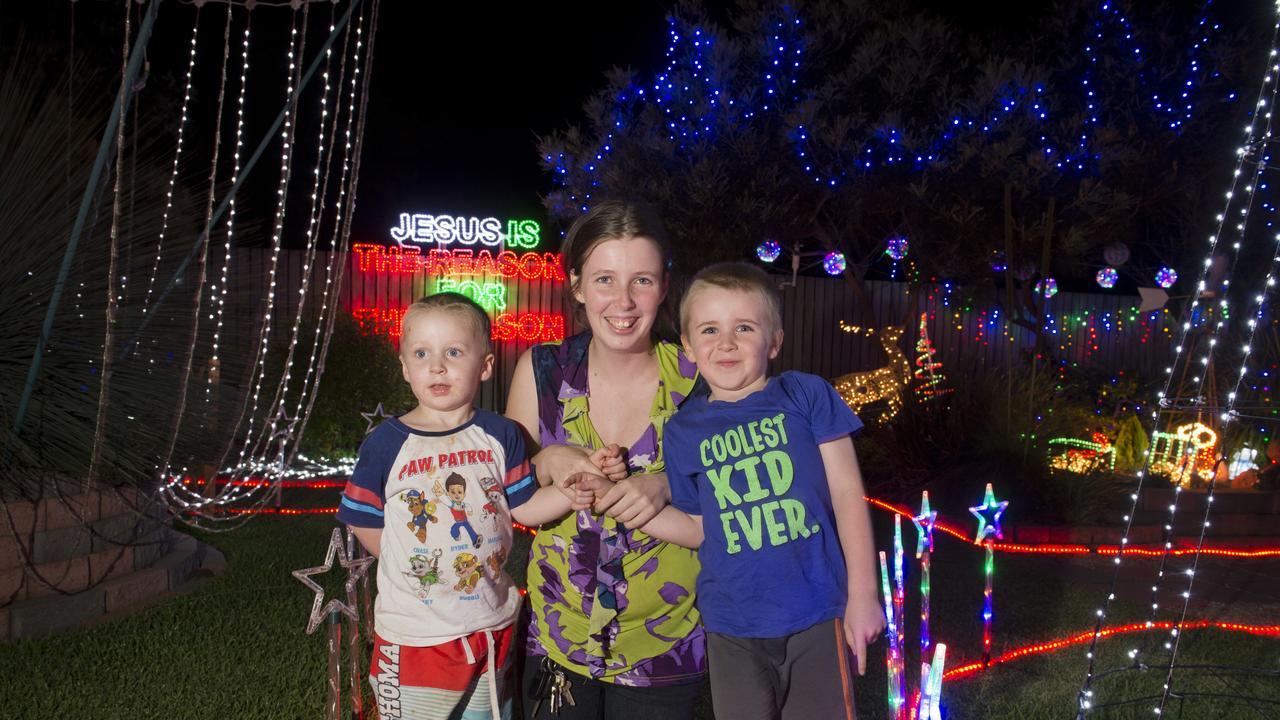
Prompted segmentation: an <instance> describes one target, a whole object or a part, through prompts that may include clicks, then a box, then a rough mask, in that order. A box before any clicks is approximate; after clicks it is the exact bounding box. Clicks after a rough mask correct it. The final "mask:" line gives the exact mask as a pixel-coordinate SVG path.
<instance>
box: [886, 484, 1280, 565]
mask: <svg viewBox="0 0 1280 720" xmlns="http://www.w3.org/2000/svg"><path fill="white" fill-rule="evenodd" d="M863 499H864V500H866V501H867V502H868V503H871V504H872V505H874V506H876V507H878V508H880V509H882V510H888V511H889V512H892V513H897V514H899V515H901V516H903V517H906V518H910V517H912V516H913V515H914V513H912V512H911V511H910V510H908V509H907V508H905V507H902V506H899V505H894V504H893V503H888V502H885V501H883V500H877V499H876V498H873V497H864V498H863ZM934 528H935V529H938V530H941V531H943V532H945V533H947V534H948V535H951V536H952V537H954V538H956V539H958V540H961V541H963V542H964V543H966V544H968V545H973V546H974V547H979V548H980V547H982V543H977V542H974V541H973V539H972V538H971V537H969V536H968V535H966V534H965V533H964V532H962V531H961V530H959V529H957V528H956V527H955V526H953V525H948V524H946V523H944V522H942V521H941V520H939V521H938V522H937V523H936V524H935V525H934ZM992 547H993V548H994V549H995V550H997V551H1000V552H1009V553H1025V554H1032V555H1117V554H1119V552H1120V546H1119V545H1097V546H1089V545H1067V544H1062V545H1059V544H1052V545H1049V544H1046V545H1025V544H1019V543H1003V542H997V543H992ZM1165 552H1166V551H1165V550H1164V549H1163V548H1160V547H1152V546H1146V547H1144V546H1138V545H1129V546H1127V547H1126V548H1125V550H1124V554H1125V555H1137V556H1140V557H1160V555H1162V554H1164V553H1165ZM1167 552H1168V554H1170V555H1175V556H1180V555H1194V554H1196V549H1195V548H1194V547H1185V546H1183V547H1176V548H1171V549H1169V550H1168V551H1167ZM1199 552H1200V554H1201V555H1213V556H1217V557H1233V558H1261V557H1280V548H1259V549H1256V550H1246V549H1243V548H1203V549H1201V550H1200V551H1199Z"/></svg>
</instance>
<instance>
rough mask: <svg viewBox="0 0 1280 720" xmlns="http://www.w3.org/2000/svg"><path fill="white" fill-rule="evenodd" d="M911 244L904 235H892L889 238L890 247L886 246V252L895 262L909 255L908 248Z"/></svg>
mask: <svg viewBox="0 0 1280 720" xmlns="http://www.w3.org/2000/svg"><path fill="white" fill-rule="evenodd" d="M909 245H910V244H909V243H908V242H907V239H906V238H904V237H901V236H899V237H891V238H889V247H887V248H885V251H884V254H885V255H888V256H889V257H891V258H893V261H894V262H899V261H900V260H902V258H904V257H906V256H907V249H908V247H909Z"/></svg>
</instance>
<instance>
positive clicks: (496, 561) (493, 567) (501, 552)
mask: <svg viewBox="0 0 1280 720" xmlns="http://www.w3.org/2000/svg"><path fill="white" fill-rule="evenodd" d="M506 561H507V550H506V548H498V550H497V552H495V553H494V554H492V555H490V556H489V559H488V560H486V561H485V564H486V565H487V566H488V567H489V574H490V575H491V576H493V581H494V582H498V581H499V580H501V579H502V565H503V563H505V562H506Z"/></svg>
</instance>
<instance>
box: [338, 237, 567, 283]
mask: <svg viewBox="0 0 1280 720" xmlns="http://www.w3.org/2000/svg"><path fill="white" fill-rule="evenodd" d="M351 252H353V253H355V255H356V260H357V261H358V267H359V268H360V272H369V271H370V270H372V271H374V272H379V273H393V274H394V273H407V274H415V273H421V272H425V273H426V274H428V275H441V276H448V275H495V276H498V277H503V278H509V279H510V278H524V279H525V280H555V281H560V282H563V281H564V279H565V277H564V268H563V267H562V266H561V263H560V253H537V252H527V253H520V254H517V253H514V252H512V251H510V250H502V251H500V252H498V253H497V254H496V255H495V254H494V253H492V252H490V251H488V250H479V251H475V250H471V249H459V250H441V249H439V248H432V249H430V250H428V251H427V253H426V254H425V255H423V254H422V248H420V247H417V246H415V245H406V246H404V247H400V246H391V247H388V246H386V245H375V244H372V243H352V245H351Z"/></svg>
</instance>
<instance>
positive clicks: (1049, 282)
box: [1036, 278, 1058, 298]
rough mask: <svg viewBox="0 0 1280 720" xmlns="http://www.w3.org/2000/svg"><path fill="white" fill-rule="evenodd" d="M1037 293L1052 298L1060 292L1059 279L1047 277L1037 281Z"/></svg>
mask: <svg viewBox="0 0 1280 720" xmlns="http://www.w3.org/2000/svg"><path fill="white" fill-rule="evenodd" d="M1036 294H1037V295H1044V296H1045V297H1046V298H1051V297H1053V296H1054V295H1057V294H1058V281H1057V280H1055V279H1053V278H1045V279H1043V280H1039V281H1037V282H1036Z"/></svg>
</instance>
